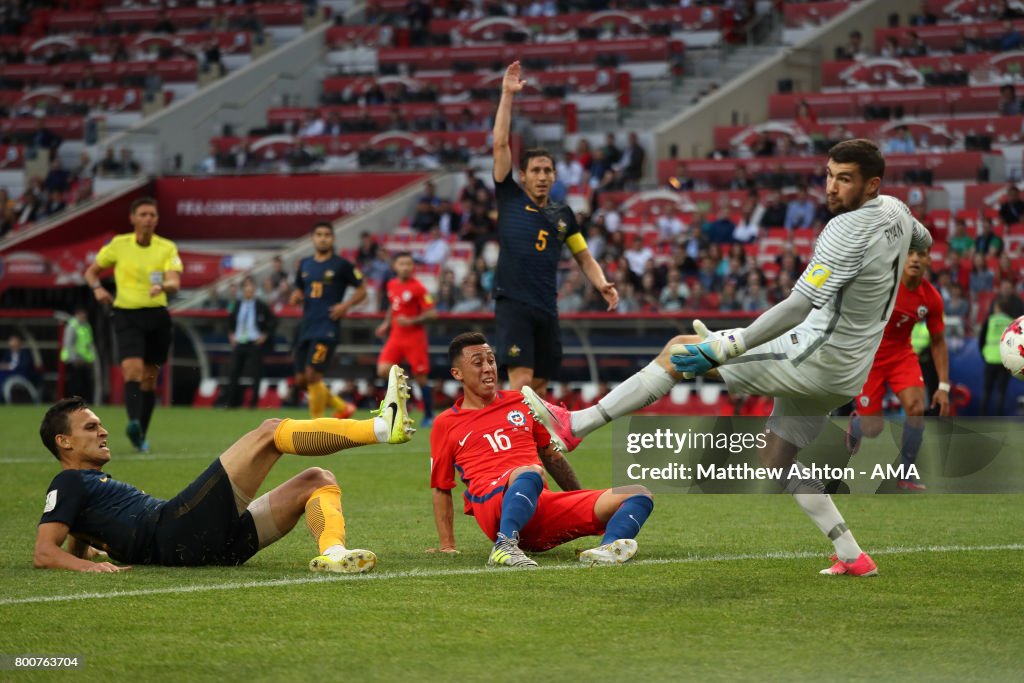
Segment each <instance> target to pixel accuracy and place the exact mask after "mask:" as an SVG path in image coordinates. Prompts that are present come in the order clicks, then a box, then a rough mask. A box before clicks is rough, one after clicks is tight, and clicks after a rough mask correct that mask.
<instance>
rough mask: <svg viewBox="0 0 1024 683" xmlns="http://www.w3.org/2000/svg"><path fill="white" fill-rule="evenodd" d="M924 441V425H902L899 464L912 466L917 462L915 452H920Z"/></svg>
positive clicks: (906, 423) (907, 423)
mask: <svg viewBox="0 0 1024 683" xmlns="http://www.w3.org/2000/svg"><path fill="white" fill-rule="evenodd" d="M923 440H924V425H923V424H921V425H911V424H910V423H909V422H905V423H904V424H903V445H902V447H901V448H900V464H901V465H913V464H914V463H915V462H917V452H918V451H920V450H921V442H922V441H923Z"/></svg>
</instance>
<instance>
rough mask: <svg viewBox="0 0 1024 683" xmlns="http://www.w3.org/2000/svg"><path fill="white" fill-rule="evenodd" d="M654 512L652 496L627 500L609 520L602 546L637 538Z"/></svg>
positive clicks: (633, 497)
mask: <svg viewBox="0 0 1024 683" xmlns="http://www.w3.org/2000/svg"><path fill="white" fill-rule="evenodd" d="M653 510H654V499H653V498H651V497H650V496H645V495H642V494H639V495H635V496H632V497H630V498H627V499H626V500H625V501H623V503H622V505H620V506H619V509H618V510H616V511H615V514H614V515H612V517H611V519H609V520H608V524H607V525H606V526H605V528H604V537H603V538H602V539H601V545H604V544H606V543H611V542H612V541H617V540H619V539H620V538H636V536H637V534H639V533H640V529H641V528H642V527H643V525H644V522H646V521H647V518H648V517H649V516H650V515H651V512H652V511H653Z"/></svg>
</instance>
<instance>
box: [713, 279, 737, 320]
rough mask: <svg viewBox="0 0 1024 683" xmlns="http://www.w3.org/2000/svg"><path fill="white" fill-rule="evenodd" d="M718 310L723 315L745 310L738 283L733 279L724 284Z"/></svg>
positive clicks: (719, 297) (719, 296)
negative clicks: (737, 286) (737, 287)
mask: <svg viewBox="0 0 1024 683" xmlns="http://www.w3.org/2000/svg"><path fill="white" fill-rule="evenodd" d="M718 310H719V311H722V312H723V313H731V312H733V311H741V310H743V305H742V303H741V301H740V296H739V292H738V291H737V289H736V282H735V281H734V280H733V279H731V278H730V279H728V280H725V282H723V283H722V290H721V292H720V293H719V295H718Z"/></svg>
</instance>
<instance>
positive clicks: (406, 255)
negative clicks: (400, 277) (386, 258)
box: [391, 251, 412, 263]
mask: <svg viewBox="0 0 1024 683" xmlns="http://www.w3.org/2000/svg"><path fill="white" fill-rule="evenodd" d="M400 258H412V252H411V251H400V252H398V253H397V254H395V255H394V256H392V257H391V262H392V263H394V262H395V261H397V260H398V259H400Z"/></svg>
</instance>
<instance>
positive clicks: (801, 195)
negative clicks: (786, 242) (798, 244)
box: [783, 187, 818, 230]
mask: <svg viewBox="0 0 1024 683" xmlns="http://www.w3.org/2000/svg"><path fill="white" fill-rule="evenodd" d="M817 213H818V204H817V202H815V201H814V199H813V198H812V197H811V194H810V192H808V191H807V188H806V187H804V188H801V189H800V191H799V192H798V193H797V194H796V196H795V197H793V199H791V200H789V204H787V205H786V218H785V220H784V221H783V226H784V227H785V228H786V230H797V229H802V228H810V227H813V226H814V219H815V217H816V216H817Z"/></svg>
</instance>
